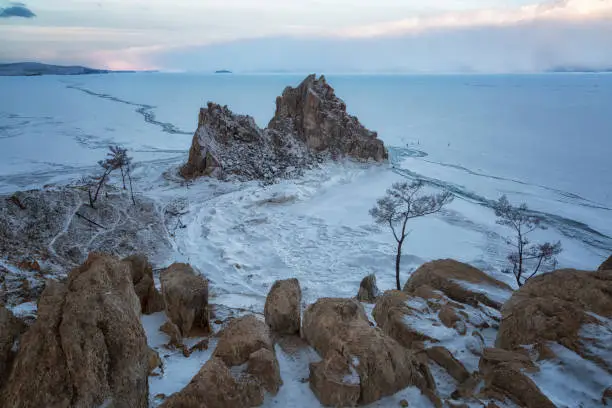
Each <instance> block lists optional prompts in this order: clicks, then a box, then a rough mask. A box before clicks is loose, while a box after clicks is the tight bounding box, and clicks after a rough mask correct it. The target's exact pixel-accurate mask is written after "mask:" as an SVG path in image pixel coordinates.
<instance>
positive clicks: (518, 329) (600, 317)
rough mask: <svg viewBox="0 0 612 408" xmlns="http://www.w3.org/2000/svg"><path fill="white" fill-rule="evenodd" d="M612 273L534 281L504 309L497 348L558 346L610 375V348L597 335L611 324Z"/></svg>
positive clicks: (570, 273)
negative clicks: (592, 362) (599, 366)
mask: <svg viewBox="0 0 612 408" xmlns="http://www.w3.org/2000/svg"><path fill="white" fill-rule="evenodd" d="M610 293H612V270H606V271H598V272H585V271H577V270H572V269H566V270H559V271H555V272H551V273H547V274H544V275H540V276H536V277H534V278H532V279H530V280H529V281H527V283H526V284H525V285H523V286H522V287H521V288H520V289H519V290H518V291H516V292H515V293H514V294H513V295H512V297H511V298H510V300H509V301H508V302H506V304H504V307H503V309H502V322H501V325H500V328H499V332H498V334H497V338H496V346H497V347H500V348H504V349H507V350H512V349H515V348H518V347H520V346H523V345H529V344H541V343H546V342H551V341H552V342H557V343H559V344H561V345H563V346H565V347H567V348H569V349H571V350H573V351H574V352H576V353H578V354H580V355H582V356H583V357H586V358H589V359H592V360H593V361H596V362H597V363H600V364H602V365H603V366H605V367H607V369H608V370H612V361H610V360H609V359H607V360H606V359H604V358H602V356H604V357H605V356H607V355H610V352H611V351H612V346H611V345H610V344H604V343H603V342H601V341H599V340H598V336H597V335H592V334H593V333H598V332H601V330H609V329H606V327H608V325H609V323H607V322H608V319H610V318H612V296H610Z"/></svg>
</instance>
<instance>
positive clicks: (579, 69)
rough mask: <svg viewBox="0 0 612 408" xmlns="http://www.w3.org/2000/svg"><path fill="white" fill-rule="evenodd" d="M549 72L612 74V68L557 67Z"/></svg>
mask: <svg viewBox="0 0 612 408" xmlns="http://www.w3.org/2000/svg"><path fill="white" fill-rule="evenodd" d="M547 72H594V73H597V72H612V67H610V68H587V67H572V66H567V67H555V68H551V69H549V70H547Z"/></svg>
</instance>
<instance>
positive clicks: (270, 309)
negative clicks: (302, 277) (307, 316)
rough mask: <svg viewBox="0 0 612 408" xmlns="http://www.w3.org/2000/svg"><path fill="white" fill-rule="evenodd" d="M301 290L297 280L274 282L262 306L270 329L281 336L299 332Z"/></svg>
mask: <svg viewBox="0 0 612 408" xmlns="http://www.w3.org/2000/svg"><path fill="white" fill-rule="evenodd" d="M301 302H302V290H301V289H300V282H299V281H298V280H297V279H287V280H282V281H276V282H274V285H272V288H271V289H270V292H269V293H268V297H267V298H266V304H265V306H264V316H265V318H266V323H267V324H268V326H270V328H271V329H272V330H273V331H275V332H278V333H281V334H296V333H299V332H300V325H301V309H300V305H301Z"/></svg>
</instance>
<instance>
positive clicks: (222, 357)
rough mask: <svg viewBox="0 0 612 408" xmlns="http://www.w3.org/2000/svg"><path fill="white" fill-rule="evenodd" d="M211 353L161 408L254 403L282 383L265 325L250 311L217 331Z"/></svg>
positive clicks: (220, 407)
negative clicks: (196, 371)
mask: <svg viewBox="0 0 612 408" xmlns="http://www.w3.org/2000/svg"><path fill="white" fill-rule="evenodd" d="M219 336H220V338H219V342H218V344H217V348H216V349H215V352H214V353H213V356H212V358H211V359H210V360H208V362H207V363H206V364H205V365H204V366H203V367H202V369H200V371H199V372H198V374H197V375H196V376H195V377H194V378H193V379H192V380H191V382H190V383H189V384H188V385H187V386H186V387H185V388H183V389H182V390H181V391H180V392H178V393H176V394H174V395H172V396H171V397H170V398H168V399H167V400H166V401H165V402H164V403H163V404H162V405H161V407H164V408H200V407H207V408H226V407H227V408H233V407H256V406H259V405H261V404H262V403H263V401H264V395H265V392H269V393H271V394H272V395H275V394H276V393H277V392H278V390H279V387H280V386H281V384H282V380H281V377H280V368H279V365H278V360H277V359H276V354H275V352H274V348H273V344H272V339H271V337H270V332H269V329H268V326H267V325H266V324H265V323H264V322H263V321H261V320H259V319H258V318H257V317H255V316H253V315H248V316H244V317H241V318H238V319H234V320H232V321H231V322H230V323H229V324H228V326H227V327H226V328H225V329H223V331H222V332H221V333H219Z"/></svg>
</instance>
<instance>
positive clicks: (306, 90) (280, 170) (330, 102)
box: [180, 75, 387, 181]
mask: <svg viewBox="0 0 612 408" xmlns="http://www.w3.org/2000/svg"><path fill="white" fill-rule="evenodd" d="M322 152H329V153H332V154H334V155H337V154H339V155H346V156H349V157H352V158H355V159H362V160H369V159H372V160H376V161H382V160H385V159H386V158H387V151H386V149H385V147H384V145H383V142H382V141H381V140H379V139H377V137H376V133H375V132H371V131H369V130H367V129H366V128H364V127H363V126H362V125H361V124H360V123H359V121H358V120H357V118H355V117H354V116H351V115H349V114H348V113H347V112H346V106H345V104H344V102H342V101H341V100H340V99H338V98H337V97H336V96H335V94H334V91H333V89H332V88H331V87H330V86H329V85H328V84H327V82H326V81H325V78H323V77H321V78H319V79H317V78H316V76H315V75H311V76H309V77H307V78H306V79H305V80H304V81H303V82H302V83H301V84H300V85H299V86H298V87H297V88H292V87H287V88H286V89H285V91H284V92H283V95H282V96H280V97H278V98H277V101H276V114H275V115H274V117H273V119H272V120H271V121H270V123H269V125H268V128H266V129H261V128H259V127H258V126H257V125H256V124H255V120H254V119H253V118H252V117H250V116H244V115H236V114H234V113H233V112H232V111H231V110H229V108H228V107H227V106H220V105H217V104H215V103H212V102H209V103H208V105H207V107H206V108H202V109H201V110H200V115H199V120H198V129H197V131H196V133H195V135H194V137H193V140H192V144H191V148H190V150H189V159H188V161H187V163H186V164H185V165H184V166H183V167H182V168H181V170H180V173H181V175H182V176H183V177H185V178H194V177H199V176H205V175H209V176H215V177H237V178H239V179H247V180H253V179H257V180H265V181H273V180H275V179H277V178H286V177H293V176H296V175H299V174H300V173H301V171H302V170H303V169H305V168H308V167H310V166H311V165H313V164H314V163H316V162H317V160H318V158H317V155H318V154H320V153H322Z"/></svg>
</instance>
